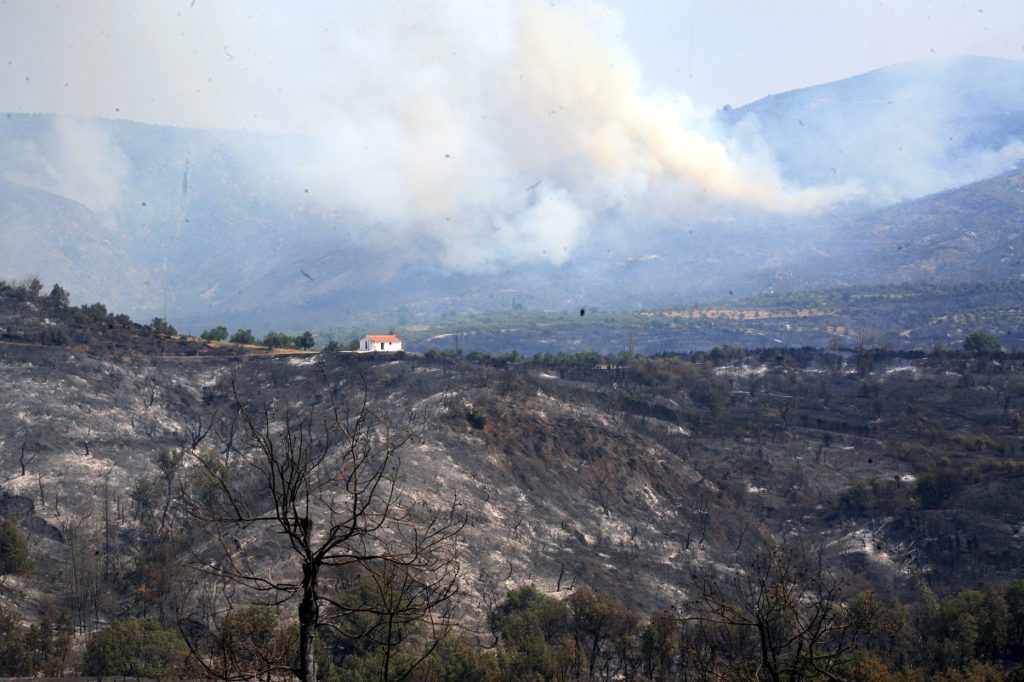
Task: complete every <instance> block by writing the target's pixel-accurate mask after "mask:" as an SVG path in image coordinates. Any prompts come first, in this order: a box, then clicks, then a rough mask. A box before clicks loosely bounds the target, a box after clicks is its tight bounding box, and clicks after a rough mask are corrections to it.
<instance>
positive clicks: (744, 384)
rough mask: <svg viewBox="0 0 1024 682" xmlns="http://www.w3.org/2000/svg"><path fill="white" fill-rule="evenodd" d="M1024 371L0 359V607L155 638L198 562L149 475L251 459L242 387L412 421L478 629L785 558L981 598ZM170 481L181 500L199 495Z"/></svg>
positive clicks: (960, 363) (695, 361)
mask: <svg viewBox="0 0 1024 682" xmlns="http://www.w3.org/2000/svg"><path fill="white" fill-rule="evenodd" d="M1022 362H1024V359H1022V358H1020V357H1017V356H1012V357H1010V356H1007V357H1003V358H1000V360H999V362H998V363H995V362H991V361H989V360H988V359H985V358H980V359H974V358H970V357H968V356H957V355H953V356H949V355H945V354H940V355H934V356H923V355H920V354H918V355H916V356H915V355H902V356H901V355H895V354H885V353H878V352H875V351H864V352H861V353H838V352H813V351H805V352H787V351H764V352H763V353H760V354H754V355H746V354H744V353H740V352H735V353H731V352H722V351H719V352H717V353H715V354H714V355H711V356H707V357H704V356H701V357H695V358H691V361H685V360H682V359H679V358H661V359H643V358H633V359H628V360H626V361H623V362H622V363H620V364H611V365H602V366H597V367H595V366H593V365H586V364H583V363H580V364H577V363H574V362H571V361H570V362H561V363H558V364H550V365H543V364H520V365H514V366H505V365H488V364H481V363H471V362H466V361H461V360H446V359H444V358H428V357H419V356H411V355H410V356H405V357H388V356H372V355H358V354H356V355H348V354H333V355H322V356H320V357H319V358H308V357H307V358H303V357H298V358H287V357H277V358H273V357H248V358H246V357H243V356H235V357H231V356H228V357H210V356H205V357H204V356H195V357H189V356H181V355H176V356H159V355H154V356H150V357H145V356H140V355H126V354H116V355H115V354H112V353H109V352H107V351H97V350H96V349H90V348H88V347H82V346H79V347H76V348H67V347H52V346H42V345H38V344H33V343H25V342H17V343H0V385H4V386H7V387H10V388H9V389H8V391H7V392H6V393H5V397H4V398H3V402H2V405H0V407H2V409H0V452H2V453H3V458H2V460H0V462H2V470H0V475H2V477H3V481H2V503H0V506H2V509H0V511H3V512H5V513H13V514H15V515H16V516H17V518H18V522H19V524H20V525H21V527H22V528H23V529H24V530H25V531H26V532H27V533H28V534H29V535H30V544H31V551H32V554H33V556H34V557H35V559H36V562H37V565H38V567H39V568H38V571H37V573H36V575H35V576H33V577H30V578H24V579H13V580H12V581H11V582H10V583H9V584H8V586H7V588H5V591H4V593H3V594H4V598H5V599H7V600H9V601H12V602H16V603H17V604H18V605H19V608H21V609H22V610H23V611H31V609H32V608H33V607H34V605H38V604H39V603H40V600H41V599H42V598H43V597H44V596H49V597H52V598H54V599H56V600H57V601H58V602H59V603H62V604H66V605H68V606H69V607H70V608H72V609H73V610H74V611H75V613H76V617H77V618H78V619H79V622H80V623H82V624H83V626H86V627H91V626H92V625H93V624H95V623H96V622H97V621H100V622H102V621H104V620H106V619H108V618H111V617H114V616H123V615H131V614H143V613H151V614H152V613H160V615H161V617H168V618H169V617H170V614H171V609H172V607H173V604H174V603H175V602H174V599H176V598H178V597H180V596H181V593H179V592H178V591H177V590H179V589H184V587H181V586H187V585H190V584H192V583H191V582H190V580H191V579H190V578H188V576H189V575H190V574H188V573H180V572H179V573H173V572H172V571H171V567H172V566H173V558H174V554H173V553H171V554H168V552H170V551H171V548H173V547H178V550H176V551H178V552H179V553H178V555H177V558H179V559H188V558H189V557H190V556H192V555H194V554H197V553H198V554H199V555H202V554H203V552H204V551H206V549H208V548H204V546H203V545H201V544H194V543H193V544H188V543H186V544H185V545H180V544H179V545H175V544H174V543H175V541H174V540H173V537H174V532H173V530H174V528H176V527H177V524H178V523H182V522H186V521H187V519H186V518H185V517H184V516H182V515H181V510H180V508H178V507H177V506H176V504H175V503H174V502H173V500H172V502H171V504H169V505H168V504H166V499H165V498H162V497H161V490H162V489H163V487H164V484H165V481H164V479H161V478H160V476H159V474H158V471H157V466H156V461H157V457H158V455H159V454H160V453H161V452H162V451H165V450H167V449H170V450H181V449H183V450H184V451H185V452H186V453H188V452H192V451H194V452H197V453H199V452H202V451H204V450H208V451H212V452H223V451H224V449H225V448H226V447H228V444H229V443H234V445H233V446H232V447H244V445H243V441H242V440H241V439H239V437H238V430H237V426H238V424H237V420H236V419H235V416H236V415H237V405H236V404H235V402H234V401H235V393H236V391H237V392H238V394H239V395H240V396H241V397H242V399H243V400H246V401H249V402H250V404H255V405H261V404H268V405H271V406H272V407H273V409H275V410H277V413H278V414H281V410H282V409H284V408H285V407H290V408H291V409H292V410H294V411H296V412H298V413H307V414H308V413H316V412H317V410H321V409H323V408H324V407H325V403H324V402H323V391H324V390H325V388H327V389H330V390H333V391H334V392H335V393H336V394H337V395H338V396H341V397H343V398H344V397H354V398H356V399H361V398H362V397H363V395H365V396H367V397H368V398H369V400H370V401H371V404H372V406H373V407H374V409H375V410H379V411H381V412H389V413H392V414H395V415H399V414H407V413H410V412H412V413H414V414H415V415H417V418H416V420H415V424H416V426H415V427H414V428H415V431H414V436H415V437H414V438H413V439H412V440H411V441H410V442H409V443H408V445H407V446H406V447H405V448H403V449H402V450H401V451H400V452H399V456H400V461H401V463H400V469H399V473H400V486H401V488H402V490H403V491H404V494H405V496H406V498H405V499H406V500H407V501H409V502H410V503H415V504H426V505H428V507H429V506H437V507H440V506H444V505H447V504H450V503H451V501H452V500H453V499H454V498H455V497H456V496H457V498H458V500H459V503H460V505H461V507H460V509H461V510H462V511H463V512H464V513H465V515H466V527H465V529H464V532H463V537H462V541H461V557H460V562H461V564H462V572H461V593H460V597H459V599H460V607H461V611H462V613H463V614H464V616H465V618H466V620H467V623H469V624H471V625H477V626H478V625H480V624H482V622H483V618H484V615H485V614H486V609H487V605H488V604H494V603H495V601H496V600H499V599H500V598H502V597H503V596H504V593H505V591H506V590H507V589H508V588H510V587H513V586H516V585H522V584H527V583H533V584H536V585H538V586H539V587H540V588H541V589H543V590H545V591H548V592H551V593H555V594H562V595H564V594H567V593H569V592H571V591H572V590H576V589H579V588H581V587H587V588H590V589H592V590H595V591H598V592H601V593H604V594H607V595H609V596H611V597H612V598H614V599H615V600H616V601H619V602H620V603H622V604H624V605H627V606H631V607H634V608H637V609H639V610H641V611H651V610H653V609H655V608H659V607H663V606H667V605H670V604H673V603H676V602H678V601H679V600H681V599H683V598H684V597H685V595H686V593H687V589H688V586H689V585H690V573H691V571H693V570H710V571H712V572H724V571H727V570H729V569H730V567H732V566H736V565H738V564H739V563H740V562H741V561H742V559H743V557H744V556H745V555H746V553H747V552H749V551H750V549H751V548H753V547H755V546H757V545H758V544H760V543H761V542H763V541H765V540H770V541H776V542H781V541H783V540H785V539H787V538H788V539H789V541H793V539H794V538H802V539H803V541H805V542H807V543H810V544H814V545H816V544H818V543H823V544H824V545H825V546H826V547H827V548H828V551H829V552H830V555H832V556H835V557H838V558H839V561H840V562H842V563H845V565H846V566H847V567H849V568H851V569H854V570H855V571H856V572H857V574H858V575H860V576H861V577H860V578H858V580H863V581H866V584H873V585H874V586H875V587H876V588H877V589H880V590H883V591H889V592H899V591H900V590H901V589H902V588H903V587H905V586H906V585H908V584H909V582H910V581H909V580H905V579H909V578H911V577H912V576H914V575H917V574H919V573H921V572H926V573H927V574H928V575H929V577H930V580H931V581H932V582H933V583H934V584H946V585H951V586H962V585H965V584H977V583H979V582H983V581H992V580H996V579H998V578H999V577H1001V576H1006V575H1013V573H1014V571H1016V570H1017V567H1019V565H1020V563H1021V562H1022V561H1024V541H1022V540H1021V538H1022V537H1024V534H1022V533H1021V532H1020V531H1021V530H1022V529H1021V528H1020V527H1019V518H1020V516H1019V514H1020V513H1022V512H1024V498H1022V497H1021V490H1024V487H1022V486H1021V485H1020V479H1021V475H1022V473H1024V471H1022V469H1021V468H1020V466H1019V464H1018V458H1019V454H1020V452H1021V448H1022V445H1021V440H1020V437H1019V432H1020V423H1021V422H1020V413H1021V411H1022V410H1024V398H1022V396H1024V383H1022V382H1024V380H1022V379H1021V376H1022V374H1021V372H1020V368H1021V364H1022ZM275 423H277V424H280V422H275ZM233 434H234V435H233ZM186 462H187V463H186V465H185V469H184V470H183V472H182V473H181V474H180V475H181V476H182V477H184V478H187V477H188V476H191V475H193V474H194V473H195V472H194V466H195V460H193V459H192V458H191V457H187V458H186ZM188 462H191V464H188ZM190 467H191V469H190ZM172 488H173V486H172ZM239 537H240V538H242V537H244V543H245V544H246V545H247V546H251V547H255V548H257V549H258V548H260V547H264V549H262V550H260V551H256V552H254V553H255V554H256V555H258V556H259V557H260V561H261V562H262V565H263V566H265V567H266V568H267V570H272V571H274V572H275V574H276V575H285V574H288V573H290V572H294V570H295V566H294V565H293V564H290V563H288V562H287V557H288V553H287V551H282V550H281V547H282V545H281V543H280V538H277V539H275V537H277V536H275V535H274V534H273V533H271V532H270V531H269V530H268V534H267V535H265V536H264V535H260V534H259V533H258V532H255V531H253V530H252V529H250V530H245V531H240V535H239ZM196 542H198V541H196ZM263 543H266V544H265V546H264V545H263ZM161 557H162V558H161ZM69 566H75V567H76V568H75V571H69V570H68V567H69ZM168 575H170V576H171V577H169V578H168V577H167V576H168ZM154 576H156V577H154ZM160 576H163V578H161V579H159V580H158V578H159V577H160ZM82 581H84V583H83V582H82ZM176 595H177V596H176Z"/></svg>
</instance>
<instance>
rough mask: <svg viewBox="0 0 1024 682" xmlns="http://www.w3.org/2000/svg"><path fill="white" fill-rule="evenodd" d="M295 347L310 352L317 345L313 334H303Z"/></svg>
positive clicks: (296, 341) (296, 340)
mask: <svg viewBox="0 0 1024 682" xmlns="http://www.w3.org/2000/svg"><path fill="white" fill-rule="evenodd" d="M295 345H296V346H298V347H299V348H302V349H303V350H308V349H310V348H312V347H313V346H315V345H316V339H315V338H314V337H313V332H308V331H306V332H302V333H301V334H299V336H298V338H296V339H295Z"/></svg>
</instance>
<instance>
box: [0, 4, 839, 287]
mask: <svg viewBox="0 0 1024 682" xmlns="http://www.w3.org/2000/svg"><path fill="white" fill-rule="evenodd" d="M0 14H2V16H0V26H8V27H12V26H20V27H22V29H24V27H26V26H35V27H36V28H37V29H39V30H40V31H42V33H43V34H45V35H47V39H46V40H41V39H40V37H39V35H35V34H33V33H32V32H31V31H25V30H14V29H11V28H8V29H7V30H4V29H0V33H3V34H4V35H3V36H0V37H2V38H3V39H5V40H9V45H10V47H9V48H8V54H9V55H13V57H12V58H11V59H10V60H9V64H8V67H7V70H6V72H3V74H4V75H3V76H2V78H0V85H6V86H9V87H8V89H7V92H8V96H7V100H8V102H7V107H8V109H20V110H23V111H49V112H58V113H65V114H75V115H83V116H105V117H111V118H129V119H133V120H140V121H145V122H151V123H163V124H172V125H178V126H189V127H200V128H224V129H234V130H238V129H248V130H262V131H274V132H286V133H298V134H300V135H302V136H304V138H305V139H306V140H308V144H307V145H305V146H304V147H303V148H304V149H305V152H304V153H302V154H296V155H294V156H292V157H291V158H289V159H281V158H269V157H266V156H262V157H261V156H260V155H259V154H255V155H253V154H251V153H250V154H249V155H248V158H249V160H250V162H251V165H252V167H253V169H254V172H256V173H257V174H259V173H262V174H264V175H267V176H273V178H274V181H275V182H277V183H279V185H280V189H281V191H283V192H297V191H300V190H301V191H305V192H308V194H309V195H310V196H311V197H313V198H314V199H315V200H316V201H318V202H320V203H321V204H322V205H323V206H324V207H325V208H330V209H333V210H340V211H343V212H344V214H345V215H346V216H348V217H350V218H351V219H352V220H353V221H355V222H357V223H358V224H361V225H366V226H372V228H373V229H372V230H371V229H367V230H365V231H364V236H366V237H367V239H369V240H371V241H373V240H378V241H379V243H380V244H382V245H385V246H387V245H393V244H395V243H396V240H399V239H402V238H409V239H410V240H414V241H416V242H417V243H422V242H423V240H426V242H427V243H428V244H432V245H433V248H434V250H435V252H436V255H437V257H438V258H439V259H440V260H441V262H442V263H444V264H445V265H446V266H448V267H449V268H452V269H456V270H464V271H472V270H479V269H487V268H492V267H496V266H502V265H508V264H515V263H519V262H529V261H535V260H547V261H550V262H552V263H556V264H557V263H561V262H563V261H564V260H565V259H567V258H569V257H570V256H571V254H572V252H573V250H574V249H576V248H577V247H578V246H579V245H580V244H581V243H582V242H583V241H585V240H586V239H588V238H589V237H591V236H592V235H593V232H594V230H595V229H596V228H595V225H598V224H599V223H600V220H601V217H602V215H604V214H605V213H606V212H607V211H609V210H612V209H614V210H616V211H620V212H621V211H627V212H630V213H634V214H636V215H637V216H640V217H643V216H644V215H662V216H666V217H670V218H672V219H674V220H679V219H683V218H686V217H687V216H689V215H693V214H694V213H696V212H703V213H707V211H708V210H709V208H708V207H709V206H710V207H714V206H716V205H726V204H730V203H735V202H738V203H741V204H745V205H749V206H754V207H759V208H763V209H766V210H769V211H774V212H783V213H801V212H808V211H817V210H821V209H823V208H825V207H827V206H829V205H830V204H832V203H834V202H836V201H841V200H843V199H844V198H846V197H849V196H851V194H852V193H853V192H854V191H855V185H854V184H853V183H847V184H844V185H842V186H822V187H813V188H801V187H794V186H791V185H790V184H788V183H787V182H786V181H785V179H784V178H783V177H782V176H781V175H780V173H779V172H778V170H777V168H776V167H775V166H774V164H773V162H772V160H771V158H768V157H767V156H766V155H765V154H764V153H763V150H762V152H760V153H759V152H758V151H757V150H754V149H751V148H750V146H749V145H743V148H741V147H740V146H739V145H738V144H737V143H736V142H735V141H732V142H730V141H728V140H723V139H720V138H719V136H717V135H716V134H715V131H714V130H712V129H710V128H708V127H707V126H706V124H704V123H702V121H703V120H704V116H702V112H699V111H696V110H695V109H694V107H693V105H692V103H691V102H690V100H689V99H688V98H687V97H686V96H685V95H684V94H681V93H669V92H651V91H648V90H647V89H645V85H644V82H643V74H642V73H641V71H640V68H639V66H638V65H637V63H636V61H635V60H634V58H633V57H632V55H631V54H630V51H629V49H628V47H627V46H626V44H625V43H624V41H623V39H622V20H621V17H619V16H617V15H616V14H615V13H614V12H612V11H611V10H609V9H607V8H606V7H604V6H602V5H600V4H597V3H593V2H568V3H558V4H551V3H546V2H540V1H538V0H479V1H476V0H475V1H474V2H451V3H445V2H437V1H420V2H409V3H401V4H397V3H358V2H344V3H333V4H330V5H329V6H328V7H324V6H322V5H295V4H294V3H283V2H272V1H268V0H263V1H257V2H246V3H222V2H212V1H210V0H198V2H191V3H190V2H184V1H183V2H161V3H156V2H144V3H140V2H127V1H125V2H114V1H111V2H102V3H90V4H89V6H88V7H85V6H82V5H77V4H73V5H70V6H69V5H67V4H63V3H55V2H47V1H45V0H43V1H38V2H37V1H35V0H33V1H32V2H13V3H11V2H9V3H7V4H6V5H5V6H4V9H2V10H0ZM58 17H59V18H58ZM83 27H84V28H83ZM43 52H47V54H45V55H44V54H42V53H43ZM23 74H24V75H23ZM97 74H99V75H100V76H99V77H98V78H97ZM22 78H24V80H22ZM33 79H35V80H33ZM12 105H13V106H12ZM56 135H57V136H58V137H59V138H60V145H58V148H59V149H60V150H61V151H60V152H59V158H58V159H57V162H54V163H49V162H47V163H44V162H40V164H39V165H38V167H37V168H36V169H35V170H34V171H32V172H30V173H27V174H24V175H22V176H21V177H20V178H19V179H20V180H21V181H22V182H25V183H29V184H37V185H40V186H44V185H45V186H47V187H49V188H51V189H54V191H58V192H60V193H63V194H65V195H66V196H68V197H70V198H74V199H75V200H78V201H81V202H82V203H84V204H86V205H88V206H90V207H91V208H94V209H96V210H98V211H104V210H110V209H112V208H113V206H114V204H115V203H116V201H117V196H118V186H119V185H120V183H123V182H124V181H125V180H126V173H127V172H128V170H129V169H128V168H127V167H126V164H125V162H124V160H123V157H122V156H120V155H119V152H118V150H117V149H116V147H115V146H114V145H113V144H110V141H109V140H104V139H103V137H102V135H100V134H99V132H98V131H97V130H95V129H91V128H90V127H89V124H87V123H82V122H70V121H65V122H62V123H61V124H60V126H59V128H58V130H57V131H56ZM50 156H51V157H52V154H51V155H50ZM50 160H51V161H53V159H52V158H51V159H50Z"/></svg>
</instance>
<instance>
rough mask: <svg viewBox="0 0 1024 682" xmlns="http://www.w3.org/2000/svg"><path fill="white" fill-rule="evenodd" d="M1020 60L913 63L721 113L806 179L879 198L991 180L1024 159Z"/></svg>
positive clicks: (793, 175) (726, 121) (797, 176)
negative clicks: (858, 188) (856, 186)
mask: <svg viewBox="0 0 1024 682" xmlns="http://www.w3.org/2000/svg"><path fill="white" fill-rule="evenodd" d="M1022 102H1024V61H1010V60H1003V59H994V58H988V57H961V58H955V59H943V60H931V61H919V62H910V63H907V64H901V65H897V66H890V67H886V68H883V69H878V70H876V71H871V72H869V73H866V74H862V75H859V76H854V77H852V78H847V79H844V80H841V81H837V82H834V83H827V84H823V85H817V86H813V87H809V88H804V89H801V90H793V91H790V92H786V93H782V94H778V95H773V96H771V97H766V98H764V99H761V100H758V101H756V102H753V103H751V104H748V105H746V106H743V107H739V108H737V109H731V110H728V111H722V112H719V119H720V120H721V121H722V122H723V123H724V124H725V125H727V126H728V127H729V128H730V129H731V130H732V131H733V132H734V133H735V134H738V135H740V136H741V137H742V136H744V135H748V136H750V137H751V138H752V139H753V140H754V142H755V143H756V141H757V140H759V139H760V140H763V141H764V142H765V143H766V144H767V145H768V147H769V149H770V150H771V151H772V152H773V154H774V156H775V157H776V158H777V159H778V161H779V164H780V166H781V168H782V170H783V172H784V174H786V175H787V176H789V177H791V178H793V179H794V180H796V181H798V182H802V183H833V182H836V183H844V182H848V181H853V182H858V183H861V184H862V185H863V186H864V188H865V190H866V191H867V192H868V193H869V195H872V196H871V197H870V199H871V200H873V201H882V202H888V201H892V200H894V199H904V198H910V197H915V196H920V195H922V194H926V193H929V192H935V191H937V190H942V189H947V188H949V187H955V186H958V185H962V184H965V183H967V182H971V181H974V180H978V179H981V178H984V177H987V176H990V175H995V174H997V173H999V172H1001V171H1003V170H1005V169H1006V168H1007V165H1008V164H1012V163H1013V162H1014V161H1015V160H1018V159H1020V158H1022V157H1024V107H1022V106H1021V103H1022Z"/></svg>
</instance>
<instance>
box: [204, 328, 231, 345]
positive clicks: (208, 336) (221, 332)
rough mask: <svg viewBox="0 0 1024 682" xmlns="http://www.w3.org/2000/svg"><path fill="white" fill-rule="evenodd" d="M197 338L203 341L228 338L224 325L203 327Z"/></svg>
mask: <svg viewBox="0 0 1024 682" xmlns="http://www.w3.org/2000/svg"><path fill="white" fill-rule="evenodd" d="M199 338H201V339H203V340H204V341H225V340H227V338H228V328H227V327H225V326H224V325H218V326H216V327H214V328H213V329H205V330H203V333H202V334H200V335H199Z"/></svg>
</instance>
